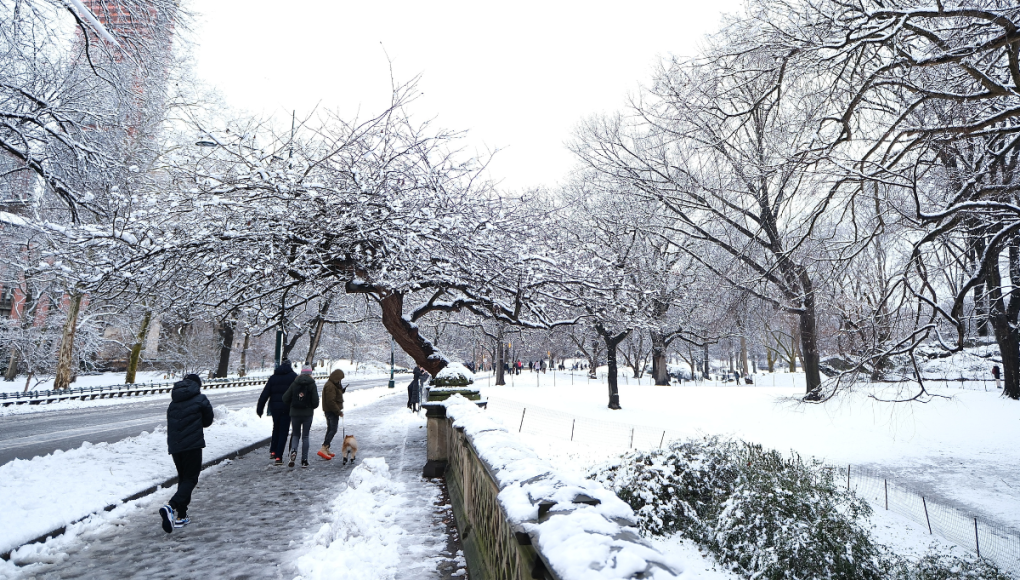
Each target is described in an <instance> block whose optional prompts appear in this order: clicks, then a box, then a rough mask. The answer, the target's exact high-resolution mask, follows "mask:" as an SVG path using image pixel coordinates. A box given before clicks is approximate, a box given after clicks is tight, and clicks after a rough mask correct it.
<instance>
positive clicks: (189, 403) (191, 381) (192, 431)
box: [166, 375, 213, 453]
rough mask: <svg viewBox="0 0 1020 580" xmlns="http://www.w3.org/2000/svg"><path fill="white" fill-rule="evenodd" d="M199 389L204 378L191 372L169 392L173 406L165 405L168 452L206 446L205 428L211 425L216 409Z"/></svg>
mask: <svg viewBox="0 0 1020 580" xmlns="http://www.w3.org/2000/svg"><path fill="white" fill-rule="evenodd" d="M192 377H194V378H192ZM200 389H201V380H199V379H198V377H196V376H195V375H188V376H187V377H184V380H182V381H180V382H178V383H175V384H174V388H173V390H172V391H170V406H169V407H167V408H166V446H167V449H168V452H169V453H180V452H182V451H191V450H192V449H202V448H204V447H205V432H204V428H205V427H208V426H209V425H212V422H213V408H212V404H211V403H209V399H208V398H206V396H205V395H203V394H202V393H201V390H200Z"/></svg>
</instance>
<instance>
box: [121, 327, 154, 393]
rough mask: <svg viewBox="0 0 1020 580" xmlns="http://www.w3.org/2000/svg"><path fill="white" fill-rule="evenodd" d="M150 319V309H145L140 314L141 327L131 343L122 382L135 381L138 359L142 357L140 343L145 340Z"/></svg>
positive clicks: (129, 383) (131, 382) (130, 383)
mask: <svg viewBox="0 0 1020 580" xmlns="http://www.w3.org/2000/svg"><path fill="white" fill-rule="evenodd" d="M151 320H152V311H151V310H146V311H145V314H144V315H143V316H142V327H141V328H140V329H139V330H138V335H137V336H136V337H135V343H134V344H132V345H131V355H130V356H129V357H128V367H127V374H126V375H124V383H125V384H128V385H132V384H134V382H135V374H136V373H137V372H138V361H139V359H141V358H142V344H143V343H144V342H145V336H146V333H148V332H149V322H150V321H151Z"/></svg>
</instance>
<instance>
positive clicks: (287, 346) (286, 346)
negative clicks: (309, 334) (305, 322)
mask: <svg viewBox="0 0 1020 580" xmlns="http://www.w3.org/2000/svg"><path fill="white" fill-rule="evenodd" d="M304 335H305V331H304V330H301V331H299V332H296V333H294V336H291V337H289V338H290V341H289V342H288V341H287V338H288V337H287V335H284V336H283V349H282V351H283V352H282V353H281V354H280V360H290V351H292V350H294V347H295V346H297V341H298V340H300V339H301V337H302V336H304Z"/></svg>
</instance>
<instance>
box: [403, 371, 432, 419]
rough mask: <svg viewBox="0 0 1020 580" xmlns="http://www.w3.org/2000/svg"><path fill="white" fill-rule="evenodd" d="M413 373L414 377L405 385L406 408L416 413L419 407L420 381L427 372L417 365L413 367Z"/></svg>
mask: <svg viewBox="0 0 1020 580" xmlns="http://www.w3.org/2000/svg"><path fill="white" fill-rule="evenodd" d="M413 373H414V378H413V379H411V382H410V384H408V385H407V408H408V409H410V410H411V412H412V413H417V412H418V411H419V410H420V409H421V382H422V380H423V377H425V376H427V375H428V373H426V372H425V369H423V368H421V366H418V365H416V366H415V367H414V371H413Z"/></svg>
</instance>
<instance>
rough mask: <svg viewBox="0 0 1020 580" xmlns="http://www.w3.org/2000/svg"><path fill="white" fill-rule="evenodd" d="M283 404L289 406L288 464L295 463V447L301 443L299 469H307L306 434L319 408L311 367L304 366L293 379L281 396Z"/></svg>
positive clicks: (289, 465)
mask: <svg viewBox="0 0 1020 580" xmlns="http://www.w3.org/2000/svg"><path fill="white" fill-rule="evenodd" d="M283 402H284V403H285V404H287V405H290V462H289V463H288V464H287V467H294V462H295V461H297V446H298V443H299V442H300V443H301V467H308V445H309V441H308V432H309V431H311V430H312V417H314V416H315V409H317V408H319V389H318V387H317V386H316V385H315V379H313V378H312V367H310V366H308V365H304V366H302V367H301V374H300V375H298V378H296V379H294V382H293V383H291V385H290V388H288V389H287V392H286V393H284V394H283Z"/></svg>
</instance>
